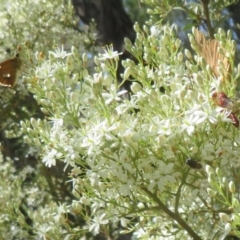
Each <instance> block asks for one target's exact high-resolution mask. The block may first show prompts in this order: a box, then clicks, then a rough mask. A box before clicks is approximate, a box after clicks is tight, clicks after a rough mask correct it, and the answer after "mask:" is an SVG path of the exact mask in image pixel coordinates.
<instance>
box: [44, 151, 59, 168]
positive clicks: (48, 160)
mask: <svg viewBox="0 0 240 240" xmlns="http://www.w3.org/2000/svg"><path fill="white" fill-rule="evenodd" d="M57 153H58V152H57V150H56V149H52V150H51V151H50V152H48V154H47V155H46V156H44V158H43V160H42V161H43V163H45V165H46V166H47V167H51V166H56V158H55V157H56V155H57Z"/></svg>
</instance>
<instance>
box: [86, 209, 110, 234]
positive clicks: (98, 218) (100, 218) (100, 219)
mask: <svg viewBox="0 0 240 240" xmlns="http://www.w3.org/2000/svg"><path fill="white" fill-rule="evenodd" d="M105 217H106V214H102V215H95V217H94V219H93V223H92V224H91V226H90V227H89V231H90V232H93V234H95V235H96V234H98V233H99V230H100V226H101V225H106V224H108V220H107V219H105Z"/></svg>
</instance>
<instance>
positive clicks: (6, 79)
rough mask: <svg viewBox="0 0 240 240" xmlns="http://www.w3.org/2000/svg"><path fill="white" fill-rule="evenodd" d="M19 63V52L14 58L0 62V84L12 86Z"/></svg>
mask: <svg viewBox="0 0 240 240" xmlns="http://www.w3.org/2000/svg"><path fill="white" fill-rule="evenodd" d="M21 64H22V62H21V60H20V59H19V54H16V56H15V57H14V58H11V59H8V60H6V61H4V62H2V63H0V85H2V86H4V87H11V88H12V87H14V85H15V83H16V80H17V72H18V70H19V69H20V67H21Z"/></svg>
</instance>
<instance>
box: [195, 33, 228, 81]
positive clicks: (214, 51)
mask: <svg viewBox="0 0 240 240" xmlns="http://www.w3.org/2000/svg"><path fill="white" fill-rule="evenodd" d="M195 40H196V42H197V47H198V52H199V54H200V55H201V56H202V57H203V58H204V59H205V61H206V63H207V64H208V65H209V66H210V67H211V69H212V71H213V73H214V75H215V76H216V77H219V76H220V74H219V72H218V69H217V68H218V65H219V62H221V63H222V64H223V67H224V76H223V77H224V79H229V78H230V76H231V71H232V69H231V64H230V61H229V59H228V58H227V57H226V56H224V55H222V54H221V53H220V52H219V49H220V44H219V42H218V41H217V40H216V39H206V38H205V36H204V34H203V33H202V32H200V31H198V30H197V29H196V30H195ZM223 50H224V49H223Z"/></svg>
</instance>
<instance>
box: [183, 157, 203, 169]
mask: <svg viewBox="0 0 240 240" xmlns="http://www.w3.org/2000/svg"><path fill="white" fill-rule="evenodd" d="M186 164H187V165H188V166H189V167H191V168H194V169H201V168H202V164H200V163H198V162H197V161H195V160H193V159H191V158H188V159H187V160H186Z"/></svg>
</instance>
